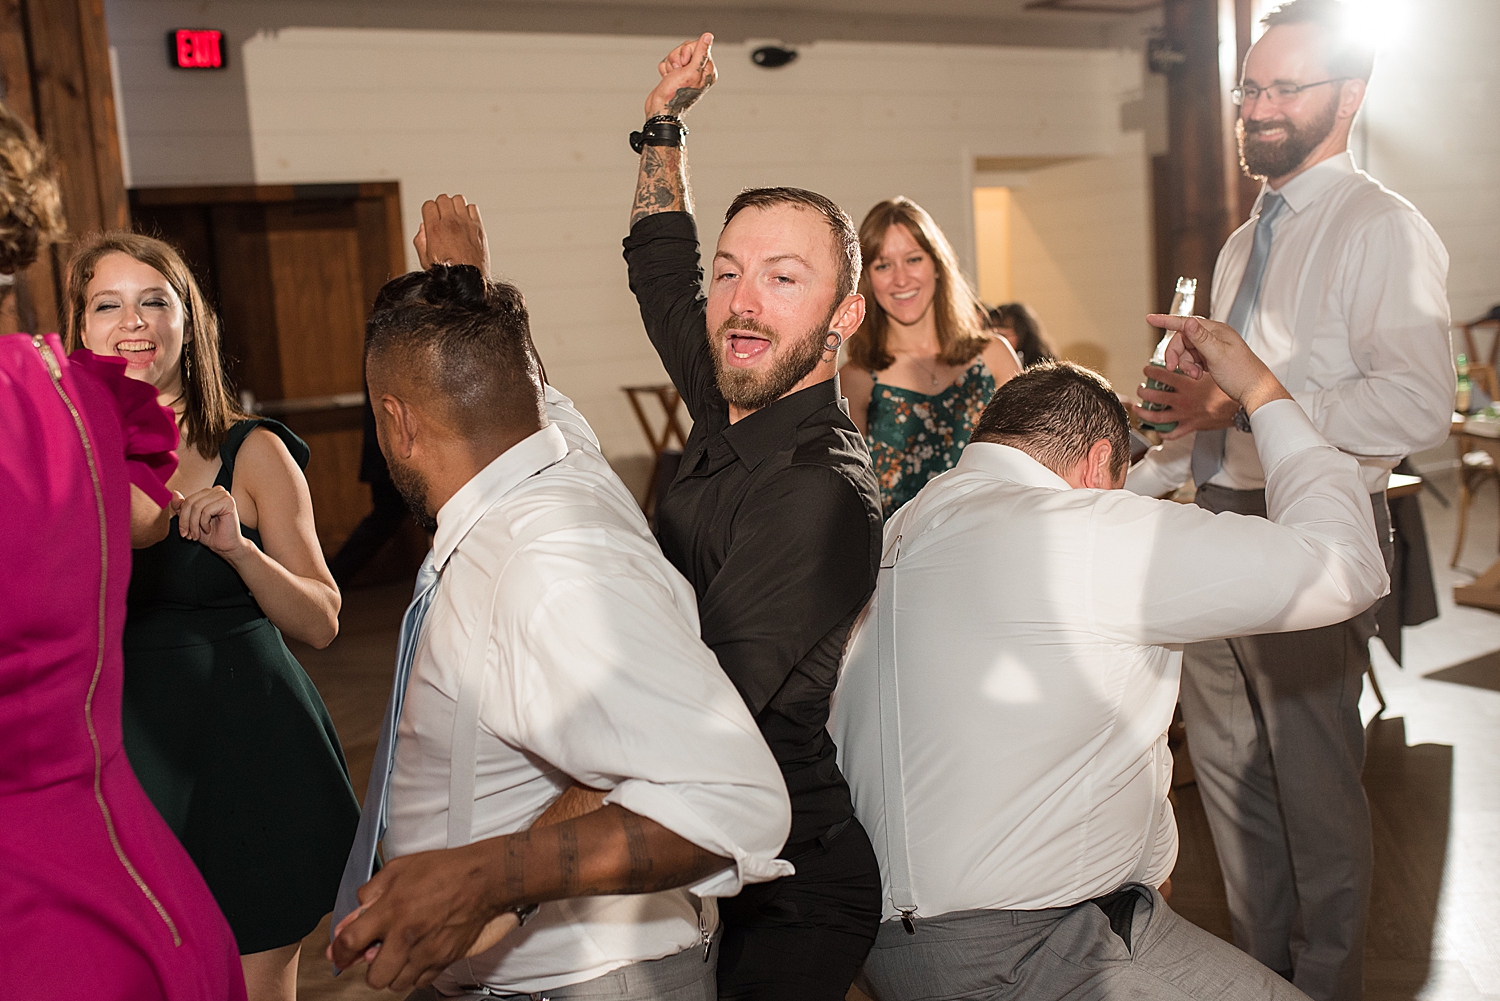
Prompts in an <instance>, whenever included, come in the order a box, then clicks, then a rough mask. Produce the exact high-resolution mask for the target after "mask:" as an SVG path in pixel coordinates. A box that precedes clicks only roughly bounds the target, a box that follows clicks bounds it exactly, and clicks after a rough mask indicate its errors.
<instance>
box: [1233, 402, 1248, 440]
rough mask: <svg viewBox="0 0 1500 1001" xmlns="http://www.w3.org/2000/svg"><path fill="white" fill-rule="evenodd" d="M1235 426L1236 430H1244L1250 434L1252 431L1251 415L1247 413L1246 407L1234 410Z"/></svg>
mask: <svg viewBox="0 0 1500 1001" xmlns="http://www.w3.org/2000/svg"><path fill="white" fill-rule="evenodd" d="M1234 428H1235V430H1236V431H1243V432H1245V434H1250V433H1251V431H1250V415H1249V414H1247V413H1245V408H1244V407H1240V409H1238V410H1236V411H1235V412H1234Z"/></svg>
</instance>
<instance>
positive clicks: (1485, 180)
mask: <svg viewBox="0 0 1500 1001" xmlns="http://www.w3.org/2000/svg"><path fill="white" fill-rule="evenodd" d="M1387 9H1388V11H1389V15H1390V16H1391V17H1392V18H1393V23H1392V24H1391V25H1390V26H1389V27H1390V29H1391V30H1389V31H1388V32H1387V35H1386V38H1385V40H1384V41H1385V44H1384V47H1383V50H1382V52H1381V54H1380V56H1379V57H1378V59H1377V60H1376V64H1375V75H1374V77H1373V78H1372V79H1371V81H1370V92H1369V97H1368V98H1367V100H1366V101H1365V109H1364V112H1363V118H1364V121H1363V122H1362V123H1361V124H1360V125H1359V126H1358V127H1357V129H1356V133H1355V136H1354V143H1353V146H1354V151H1355V157H1356V159H1358V160H1359V161H1360V165H1361V166H1363V167H1364V168H1365V169H1366V170H1368V171H1369V172H1370V173H1371V174H1372V175H1374V176H1375V177H1376V178H1378V179H1379V180H1380V181H1381V182H1383V183H1384V184H1385V185H1386V186H1387V187H1389V188H1391V189H1393V190H1395V191H1397V192H1399V193H1400V194H1402V195H1404V196H1406V198H1408V199H1410V200H1411V202H1412V203H1413V204H1414V205H1416V206H1417V208H1418V209H1420V210H1421V211H1422V214H1423V215H1425V216H1426V217H1427V219H1428V221H1429V222H1431V223H1432V225H1433V228H1435V229H1436V230H1437V232H1438V235H1439V236H1441V237H1442V239H1443V243H1444V244H1445V245H1446V246H1447V248H1448V254H1449V257H1450V259H1451V265H1450V268H1449V273H1448V300H1449V302H1450V303H1451V304H1452V307H1453V318H1454V320H1470V319H1473V318H1474V317H1476V316H1478V315H1479V314H1480V313H1483V312H1484V311H1485V310H1487V309H1489V307H1490V306H1492V305H1494V304H1496V303H1500V110H1497V108H1500V62H1497V60H1496V59H1495V53H1496V51H1497V49H1500V2H1497V0H1420V2H1419V0H1404V2H1394V3H1390V4H1388V5H1387ZM1361 133H1362V134H1361ZM1458 350H1460V351H1462V350H1463V348H1462V347H1459V348H1458Z"/></svg>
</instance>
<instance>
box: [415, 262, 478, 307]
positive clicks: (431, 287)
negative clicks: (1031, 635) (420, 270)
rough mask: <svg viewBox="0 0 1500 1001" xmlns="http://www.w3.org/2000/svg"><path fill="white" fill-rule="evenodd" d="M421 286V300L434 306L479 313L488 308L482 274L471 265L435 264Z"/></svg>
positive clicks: (428, 271)
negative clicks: (423, 285)
mask: <svg viewBox="0 0 1500 1001" xmlns="http://www.w3.org/2000/svg"><path fill="white" fill-rule="evenodd" d="M424 284H425V286H426V287H425V288H424V289H423V290H422V298H423V299H425V300H426V301H427V302H429V303H431V304H432V305H434V306H457V307H458V308H459V309H473V310H479V309H484V308H486V307H487V306H488V305H489V300H488V296H487V294H486V292H487V290H486V288H485V280H484V275H483V274H481V273H480V271H479V269H478V268H476V267H475V266H474V265H472V264H434V265H433V266H432V267H431V268H428V269H427V281H426V282H425V283H424Z"/></svg>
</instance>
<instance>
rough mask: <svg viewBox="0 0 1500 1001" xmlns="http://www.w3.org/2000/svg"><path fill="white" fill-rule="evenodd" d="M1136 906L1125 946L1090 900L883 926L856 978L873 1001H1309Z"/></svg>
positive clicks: (1146, 903)
mask: <svg viewBox="0 0 1500 1001" xmlns="http://www.w3.org/2000/svg"><path fill="white" fill-rule="evenodd" d="M1131 889H1133V890H1135V891H1137V892H1138V893H1139V895H1140V899H1139V900H1138V901H1137V903H1136V905H1135V913H1134V918H1133V920H1132V922H1131V926H1130V929H1129V938H1130V945H1129V946H1127V945H1126V944H1125V940H1124V939H1123V938H1122V937H1121V936H1120V935H1119V934H1116V933H1115V931H1114V930H1113V929H1112V928H1111V927H1110V920H1109V918H1108V917H1106V916H1105V914H1104V912H1103V911H1102V910H1100V909H1099V908H1098V907H1096V906H1095V905H1094V904H1093V903H1091V902H1087V903H1082V904H1078V905H1076V906H1073V907H1057V908H1052V909H1050V910H1042V911H956V912H954V913H951V914H942V915H939V916H938V917H935V918H918V919H917V923H916V934H914V935H908V934H907V933H906V929H904V928H903V927H902V926H901V922H899V921H887V922H885V923H884V924H882V925H881V926H880V933H879V934H878V935H877V936H876V939H875V947H874V948H873V949H871V950H870V956H869V958H868V959H866V960H865V967H864V971H863V972H862V973H861V974H860V976H859V978H858V979H857V980H856V981H855V983H856V984H858V985H859V987H860V989H861V990H863V991H864V992H865V993H866V994H869V995H870V996H871V997H872V998H874V999H875V1001H953V999H958V998H972V999H975V1001H1053V999H1056V1001H1062V999H1067V1001H1106V999H1107V1001H1121V999H1126V998H1142V999H1146V998H1149V999H1153V1001H1186V999H1195V1001H1209V999H1213V1001H1221V999H1222V1001H1256V999H1274V1001H1306V998H1305V997H1304V995H1303V994H1302V993H1301V992H1300V991H1298V990H1297V989H1296V988H1294V987H1293V986H1292V985H1291V984H1289V983H1287V982H1286V981H1285V980H1283V979H1282V978H1281V977H1278V976H1277V975H1276V974H1274V973H1272V972H1271V971H1270V970H1268V969H1266V968H1265V967H1264V966H1262V965H1260V964H1259V963H1257V962H1255V960H1253V959H1251V958H1250V957H1249V956H1247V955H1245V954H1244V953H1243V952H1240V951H1239V950H1238V949H1236V948H1235V947H1234V946H1232V945H1230V944H1229V943H1228V942H1224V941H1222V940H1221V939H1219V938H1216V937H1215V936H1213V935H1210V934H1209V933H1208V932H1206V931H1204V930H1203V929H1201V928H1199V927H1198V926H1197V925H1194V924H1193V923H1192V922H1190V921H1187V920H1185V919H1184V918H1182V917H1179V916H1178V915H1177V913H1176V912H1174V911H1173V910H1172V909H1171V908H1170V907H1168V906H1167V902H1166V901H1165V900H1163V899H1162V897H1161V894H1160V893H1157V892H1156V890H1154V889H1152V888H1150V887H1147V886H1134V887H1132V888H1131Z"/></svg>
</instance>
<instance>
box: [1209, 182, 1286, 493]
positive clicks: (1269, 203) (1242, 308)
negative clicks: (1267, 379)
mask: <svg viewBox="0 0 1500 1001" xmlns="http://www.w3.org/2000/svg"><path fill="white" fill-rule="evenodd" d="M1285 207H1286V199H1285V198H1282V197H1281V196H1280V195H1278V194H1276V193H1275V192H1274V191H1268V192H1266V196H1265V197H1264V198H1262V199H1261V200H1260V221H1259V222H1257V223H1256V224H1255V241H1254V242H1253V243H1252V244H1251V245H1250V260H1248V261H1247V262H1245V275H1244V277H1243V278H1241V279H1240V289H1239V291H1238V292H1236V293H1235V294H1234V305H1232V306H1230V307H1229V317H1228V318H1227V319H1226V320H1225V322H1226V323H1228V324H1229V325H1230V326H1231V327H1233V328H1234V329H1235V330H1236V331H1237V332H1238V333H1239V335H1240V336H1241V337H1244V336H1245V333H1246V328H1247V327H1248V326H1249V325H1250V317H1251V315H1252V314H1253V313H1254V312H1255V303H1256V300H1257V299H1259V298H1260V283H1261V279H1263V278H1265V276H1266V261H1267V260H1268V259H1269V258H1270V256H1271V224H1272V223H1273V222H1274V221H1275V219H1276V216H1277V214H1278V213H1280V212H1281V210H1282V209H1283V208H1285ZM1227 437H1228V429H1227V428H1219V429H1217V430H1214V431H1199V432H1198V434H1197V435H1196V436H1195V437H1194V439H1193V483H1194V484H1196V485H1197V486H1200V487H1201V486H1203V484H1205V483H1207V482H1208V481H1209V480H1211V479H1213V478H1214V476H1215V475H1216V474H1217V473H1218V472H1219V470H1220V469H1221V468H1223V466H1224V441H1225V439H1226V438H1227Z"/></svg>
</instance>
